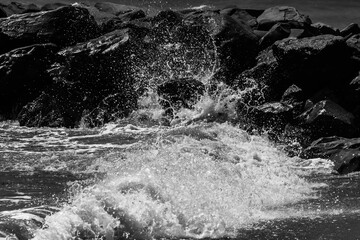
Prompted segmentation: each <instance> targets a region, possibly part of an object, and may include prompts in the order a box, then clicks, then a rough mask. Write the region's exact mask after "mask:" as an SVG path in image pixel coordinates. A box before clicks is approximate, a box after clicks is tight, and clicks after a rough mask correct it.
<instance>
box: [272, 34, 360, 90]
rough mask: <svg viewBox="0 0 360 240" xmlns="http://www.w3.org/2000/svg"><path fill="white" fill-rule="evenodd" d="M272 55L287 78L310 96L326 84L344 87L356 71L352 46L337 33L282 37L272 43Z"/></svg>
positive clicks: (329, 86) (332, 86)
mask: <svg viewBox="0 0 360 240" xmlns="http://www.w3.org/2000/svg"><path fill="white" fill-rule="evenodd" d="M272 50H273V54H274V56H275V58H276V60H277V61H278V63H279V65H281V66H282V67H283V68H284V69H286V72H287V73H288V75H289V77H290V79H287V81H289V80H290V82H289V83H293V84H296V85H297V86H299V87H300V88H301V89H303V90H304V92H305V93H306V94H307V95H308V96H310V95H312V94H314V93H315V92H317V91H318V90H319V89H321V88H322V87H323V86H325V85H326V86H327V87H328V88H331V89H339V88H343V87H344V86H345V85H347V84H348V83H349V82H350V81H351V80H352V79H354V77H355V76H356V74H357V72H358V66H357V63H356V61H355V60H354V59H352V57H351V55H352V49H351V48H349V47H348V46H347V44H346V43H345V41H344V40H343V39H342V38H341V37H338V36H333V35H321V36H315V37H311V38H302V39H283V40H281V41H278V42H276V43H275V44H274V45H273V46H272Z"/></svg>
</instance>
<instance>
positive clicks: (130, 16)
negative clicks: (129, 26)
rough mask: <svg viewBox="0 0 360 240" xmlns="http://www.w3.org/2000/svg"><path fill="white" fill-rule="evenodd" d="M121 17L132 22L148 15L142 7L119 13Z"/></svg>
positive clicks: (124, 20)
mask: <svg viewBox="0 0 360 240" xmlns="http://www.w3.org/2000/svg"><path fill="white" fill-rule="evenodd" d="M118 17H119V19H120V20H121V21H123V22H130V21H133V20H136V19H140V18H144V17H146V14H145V12H144V11H143V10H141V9H135V10H133V11H131V12H127V13H124V14H119V15H118Z"/></svg>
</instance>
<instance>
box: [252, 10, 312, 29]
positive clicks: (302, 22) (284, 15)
mask: <svg viewBox="0 0 360 240" xmlns="http://www.w3.org/2000/svg"><path fill="white" fill-rule="evenodd" d="M257 21H258V24H259V25H258V29H259V30H269V29H270V28H271V27H272V26H274V25H275V24H277V23H281V22H282V23H288V24H290V26H291V28H303V27H304V26H306V25H310V24H311V19H310V18H309V17H308V16H305V15H303V14H300V13H299V12H298V11H297V10H296V9H295V8H293V7H287V6H277V7H272V8H268V9H266V10H265V11H264V12H263V13H262V14H261V15H260V16H259V17H258V18H257Z"/></svg>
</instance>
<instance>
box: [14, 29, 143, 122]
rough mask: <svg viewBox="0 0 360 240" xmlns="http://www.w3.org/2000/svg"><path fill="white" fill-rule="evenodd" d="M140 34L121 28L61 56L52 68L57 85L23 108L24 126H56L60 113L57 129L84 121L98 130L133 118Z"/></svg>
mask: <svg viewBox="0 0 360 240" xmlns="http://www.w3.org/2000/svg"><path fill="white" fill-rule="evenodd" d="M135 35H136V33H134V32H132V30H131V29H123V30H117V31H114V32H111V33H109V34H107V35H104V36H102V37H100V38H97V39H94V40H92V41H90V42H86V43H84V44H78V45H76V46H73V47H69V48H66V49H64V50H62V51H61V52H59V56H60V57H61V58H62V60H61V61H58V62H57V63H55V64H54V65H53V66H52V69H51V74H52V76H53V78H54V83H53V84H52V86H51V87H50V88H49V89H48V90H47V91H46V94H43V95H42V96H40V97H39V98H38V99H36V100H34V102H32V103H30V104H29V105H27V106H26V107H25V108H24V109H23V111H22V112H21V113H20V115H21V121H20V123H21V124H26V125H30V126H36V125H40V126H47V125H53V123H52V122H47V121H48V120H53V119H54V118H55V117H54V115H55V116H56V118H55V119H56V125H63V126H67V127H74V126H76V125H77V124H79V122H80V120H82V118H84V119H85V120H86V121H87V123H88V124H89V126H97V125H100V124H103V123H105V122H108V121H112V120H115V119H117V118H120V117H125V116H126V115H128V114H129V113H130V112H131V111H132V110H133V109H134V108H135V106H136V103H137V102H136V99H137V96H136V93H135V91H134V89H133V84H134V81H133V79H132V78H131V74H130V68H131V62H130V56H131V54H132V51H133V50H134V49H136V42H135V40H134V39H135V38H136V36H135ZM133 44H134V45H133ZM49 96H51V98H52V100H51V102H50V103H48V102H47V101H46V99H47V98H49ZM49 116H50V117H49ZM58 119H60V120H58ZM41 120H44V122H41Z"/></svg>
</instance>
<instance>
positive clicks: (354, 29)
mask: <svg viewBox="0 0 360 240" xmlns="http://www.w3.org/2000/svg"><path fill="white" fill-rule="evenodd" d="M359 33H360V27H359V25H358V24H357V23H351V24H349V25H348V26H347V27H345V28H344V29H342V30H341V31H340V35H341V36H343V37H347V36H352V35H355V34H359Z"/></svg>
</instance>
